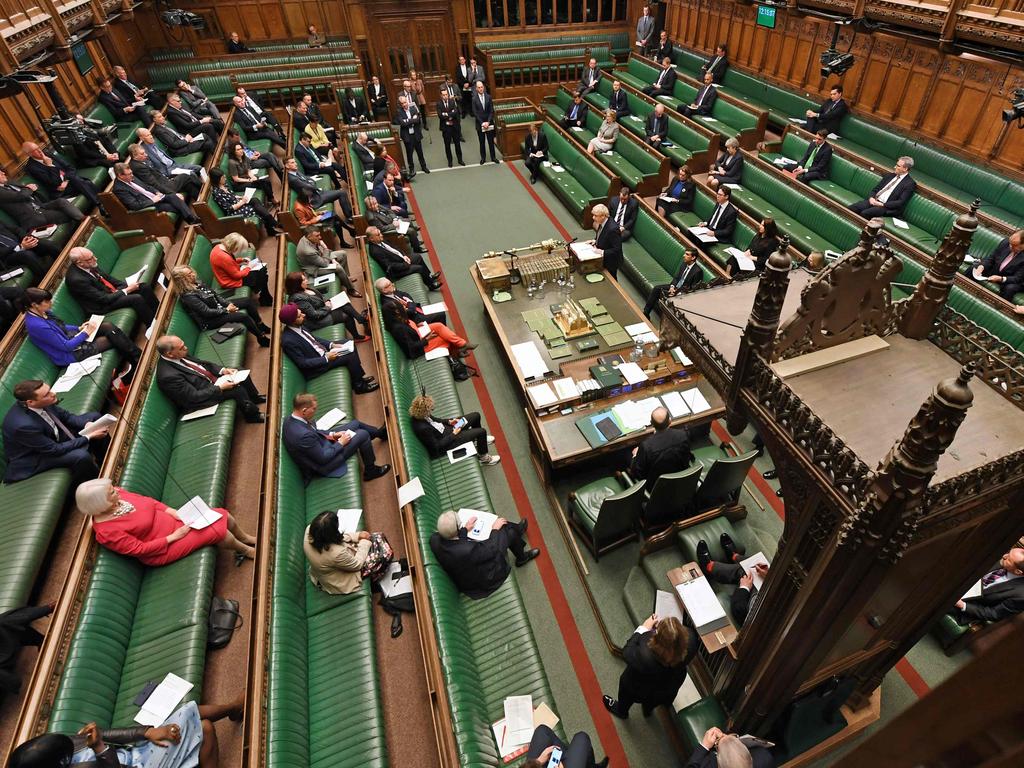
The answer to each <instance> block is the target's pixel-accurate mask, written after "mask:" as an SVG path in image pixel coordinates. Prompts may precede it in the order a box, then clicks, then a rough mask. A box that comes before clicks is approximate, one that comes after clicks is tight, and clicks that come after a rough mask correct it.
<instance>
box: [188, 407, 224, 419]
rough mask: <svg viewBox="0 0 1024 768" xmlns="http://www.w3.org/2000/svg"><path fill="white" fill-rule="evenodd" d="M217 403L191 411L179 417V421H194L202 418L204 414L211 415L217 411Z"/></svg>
mask: <svg viewBox="0 0 1024 768" xmlns="http://www.w3.org/2000/svg"><path fill="white" fill-rule="evenodd" d="M218 405H219V404H218V403H214V404H213V405H209V406H207V407H206V408H200V409H199V410H198V411H191V412H190V413H186V414H185V415H184V416H182V417H181V421H195V420H196V419H202V418H204V417H206V416H213V414H215V413H216V412H217V406H218Z"/></svg>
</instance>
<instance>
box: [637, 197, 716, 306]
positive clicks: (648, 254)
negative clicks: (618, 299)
mask: <svg viewBox="0 0 1024 768" xmlns="http://www.w3.org/2000/svg"><path fill="white" fill-rule="evenodd" d="M666 226H667V225H666V223H665V222H664V220H663V219H661V217H655V216H652V215H651V214H649V213H648V212H647V211H645V210H643V209H640V210H639V211H637V216H636V226H635V227H634V228H633V236H632V237H631V238H630V239H629V240H627V241H626V242H624V243H623V244H622V259H623V261H622V268H623V270H624V271H625V273H626V276H627V277H628V278H629V279H630V280H631V281H633V284H634V285H635V286H636V287H637V288H638V289H639V290H640V292H641V293H642V294H644V295H646V294H648V293H650V291H651V289H652V288H653V287H654V286H655V285H663V284H665V283H670V282H671V281H672V278H673V277H675V274H676V272H678V271H679V266H680V265H681V264H682V263H683V246H681V245H680V244H679V243H678V242H677V241H676V239H675V238H674V237H673V236H672V235H671V234H669V233H668V232H667V231H666V229H665V227H666ZM698 264H700V262H699V260H698ZM700 268H701V272H702V273H703V275H704V278H703V279H704V282H709V281H710V280H712V279H713V278H714V277H715V276H714V275H713V274H711V273H710V272H709V271H708V269H707V268H706V267H705V266H704V265H703V264H700Z"/></svg>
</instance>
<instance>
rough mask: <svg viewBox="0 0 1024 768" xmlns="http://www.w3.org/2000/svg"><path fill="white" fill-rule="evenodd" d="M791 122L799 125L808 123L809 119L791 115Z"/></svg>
mask: <svg viewBox="0 0 1024 768" xmlns="http://www.w3.org/2000/svg"><path fill="white" fill-rule="evenodd" d="M789 122H791V123H796V124H797V125H807V121H806V120H804V119H803V118H802V117H791V118H789Z"/></svg>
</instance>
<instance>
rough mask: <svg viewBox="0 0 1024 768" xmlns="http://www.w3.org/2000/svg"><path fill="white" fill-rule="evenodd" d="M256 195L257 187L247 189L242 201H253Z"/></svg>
mask: <svg viewBox="0 0 1024 768" xmlns="http://www.w3.org/2000/svg"><path fill="white" fill-rule="evenodd" d="M255 194H256V187H246V188H245V192H243V193H242V199H243V200H244V201H245V202H247V203H248V202H249V201H250V200H252V196H253V195H255Z"/></svg>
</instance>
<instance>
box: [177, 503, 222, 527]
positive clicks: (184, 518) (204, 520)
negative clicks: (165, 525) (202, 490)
mask: <svg viewBox="0 0 1024 768" xmlns="http://www.w3.org/2000/svg"><path fill="white" fill-rule="evenodd" d="M222 517H223V515H222V514H221V513H220V512H217V511H215V510H213V509H210V505H209V504H207V503H206V502H205V501H203V498H202V496H193V497H192V498H191V499H189V500H188V501H186V502H185V503H184V504H182V505H181V506H180V507H178V519H179V520H181V522H183V523H184V524H185V525H187V526H188V527H189V528H193V529H195V530H197V531H199V530H202V529H203V528H206V527H207V526H210V525H213V524H214V523H215V522H217V521H218V520H220V519H221V518H222Z"/></svg>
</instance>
